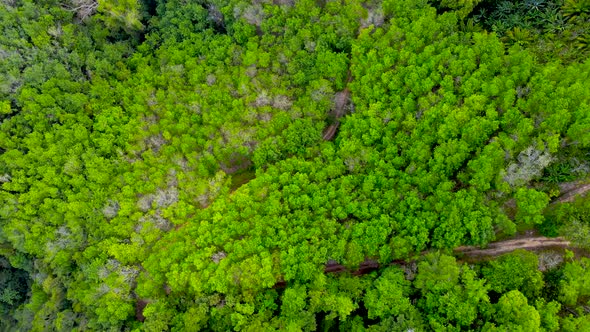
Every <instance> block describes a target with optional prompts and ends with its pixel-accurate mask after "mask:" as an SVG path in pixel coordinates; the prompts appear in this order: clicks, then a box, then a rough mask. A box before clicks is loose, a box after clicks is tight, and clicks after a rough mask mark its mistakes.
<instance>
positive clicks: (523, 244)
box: [454, 235, 570, 256]
mask: <svg viewBox="0 0 590 332" xmlns="http://www.w3.org/2000/svg"><path fill="white" fill-rule="evenodd" d="M569 246H570V242H569V241H567V240H565V239H564V238H562V237H555V238H548V237H544V236H534V235H533V236H530V237H526V236H525V237H520V238H517V239H510V240H504V241H498V242H492V243H490V244H489V246H488V247H487V248H485V249H481V248H480V247H473V246H462V247H458V248H455V250H454V252H455V253H457V254H463V255H466V256H498V255H502V254H505V253H509V252H511V251H514V250H516V249H526V250H541V249H549V248H558V247H559V248H569Z"/></svg>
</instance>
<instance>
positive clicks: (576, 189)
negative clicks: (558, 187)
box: [552, 182, 590, 204]
mask: <svg viewBox="0 0 590 332" xmlns="http://www.w3.org/2000/svg"><path fill="white" fill-rule="evenodd" d="M589 190H590V183H583V182H581V183H577V184H574V185H573V188H572V189H570V190H568V191H566V192H564V193H563V194H562V195H561V196H560V197H559V198H557V199H556V200H555V201H554V202H552V204H556V203H567V202H571V201H573V200H574V199H575V198H576V197H577V196H582V195H585V194H586V193H587V192H588V191H589Z"/></svg>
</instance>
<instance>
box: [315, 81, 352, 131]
mask: <svg viewBox="0 0 590 332" xmlns="http://www.w3.org/2000/svg"><path fill="white" fill-rule="evenodd" d="M350 82H352V73H351V72H350V70H349V71H348V74H347V78H346V87H345V88H344V89H343V90H342V91H339V92H336V94H335V95H334V108H333V109H332V110H331V111H330V116H331V117H333V118H334V123H333V124H331V125H329V126H328V127H326V129H324V133H323V135H322V138H323V139H324V141H330V140H332V139H334V136H336V132H337V131H338V127H339V126H340V118H341V117H343V116H344V115H346V114H347V113H348V112H349V109H350V107H351V105H352V100H351V98H350V89H349V88H348V84H349V83H350Z"/></svg>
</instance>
